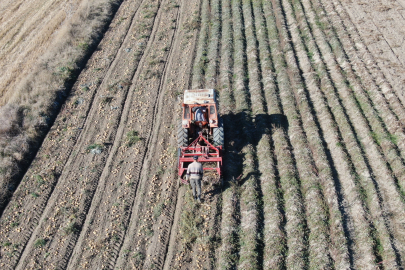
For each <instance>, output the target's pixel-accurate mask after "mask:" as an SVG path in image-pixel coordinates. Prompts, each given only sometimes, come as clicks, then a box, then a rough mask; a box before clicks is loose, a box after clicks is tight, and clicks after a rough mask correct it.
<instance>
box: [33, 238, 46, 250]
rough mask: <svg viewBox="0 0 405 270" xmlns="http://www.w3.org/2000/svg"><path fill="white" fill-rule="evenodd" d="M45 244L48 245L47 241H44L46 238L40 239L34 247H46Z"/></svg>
mask: <svg viewBox="0 0 405 270" xmlns="http://www.w3.org/2000/svg"><path fill="white" fill-rule="evenodd" d="M45 244H46V239H44V238H39V239H37V240H36V241H35V243H34V247H36V248H40V247H43V246H45Z"/></svg>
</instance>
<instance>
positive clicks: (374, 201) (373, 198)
mask: <svg viewBox="0 0 405 270" xmlns="http://www.w3.org/2000/svg"><path fill="white" fill-rule="evenodd" d="M294 7H295V9H296V11H295V12H296V13H297V16H302V7H301V6H300V5H299V4H297V5H295V6H294ZM299 12H301V13H299ZM300 14H301V15H300ZM299 21H300V22H303V21H305V19H302V17H299ZM307 31H308V27H307V28H305V27H304V30H301V33H302V36H305V35H306V34H307ZM297 32H298V31H297ZM298 36H299V34H298V33H296V35H295V36H294V37H295V39H294V40H293V41H294V43H295V44H300V41H299V37H298ZM307 39H308V38H307ZM300 46H301V47H302V46H303V45H300ZM301 50H303V51H304V53H303V55H302V56H301V57H300V58H301V61H303V62H304V63H305V65H306V70H307V72H308V73H309V72H310V70H311V66H310V64H309V59H308V58H307V57H308V55H310V54H311V53H312V52H306V51H305V48H301ZM304 55H305V56H304ZM305 58H307V59H305ZM306 77H307V80H309V81H314V76H313V75H312V74H307V75H306ZM356 167H357V168H362V171H365V170H367V166H366V165H364V163H363V164H361V163H360V164H359V162H357V164H356ZM367 185H368V186H367ZM363 188H365V191H366V192H367V194H369V195H368V196H369V198H370V199H369V201H366V203H367V204H368V209H371V212H372V213H374V215H375V216H374V217H373V220H378V219H380V221H379V222H376V223H375V224H377V231H378V232H379V237H384V238H383V240H384V241H383V240H381V242H384V246H385V248H384V249H385V251H386V254H387V255H388V257H386V258H384V260H386V262H387V263H388V261H391V262H393V265H392V266H394V265H395V254H393V250H392V246H391V243H390V240H389V234H388V232H387V229H386V228H385V227H384V225H383V224H384V220H383V219H382V212H381V209H380V205H379V204H378V201H379V200H378V198H379V195H378V194H377V193H376V191H375V188H374V186H373V182H372V181H368V182H367V181H366V182H365V183H363ZM370 202H371V203H370Z"/></svg>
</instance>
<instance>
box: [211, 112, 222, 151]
mask: <svg viewBox="0 0 405 270" xmlns="http://www.w3.org/2000/svg"><path fill="white" fill-rule="evenodd" d="M213 139H214V145H215V146H222V147H224V123H223V121H222V118H218V127H216V128H213Z"/></svg>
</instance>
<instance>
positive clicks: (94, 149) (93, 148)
mask: <svg viewBox="0 0 405 270" xmlns="http://www.w3.org/2000/svg"><path fill="white" fill-rule="evenodd" d="M87 151H89V152H90V153H92V154H101V152H103V146H102V145H101V144H98V143H93V144H91V145H89V147H87Z"/></svg>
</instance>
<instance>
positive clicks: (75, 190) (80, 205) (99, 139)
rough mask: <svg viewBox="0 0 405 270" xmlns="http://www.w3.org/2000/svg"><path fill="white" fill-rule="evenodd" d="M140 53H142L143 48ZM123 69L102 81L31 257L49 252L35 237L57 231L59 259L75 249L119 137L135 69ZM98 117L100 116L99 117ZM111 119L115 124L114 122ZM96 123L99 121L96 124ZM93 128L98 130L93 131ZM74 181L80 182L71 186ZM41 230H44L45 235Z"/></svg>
mask: <svg viewBox="0 0 405 270" xmlns="http://www.w3.org/2000/svg"><path fill="white" fill-rule="evenodd" d="M151 20H152V22H153V18H151ZM128 42H133V41H131V39H130V38H127V44H126V45H129V44H128ZM140 54H142V49H141V51H140ZM138 61H139V55H134V57H133V58H132V59H123V63H121V64H120V65H118V64H117V65H116V66H115V68H116V67H117V66H118V67H122V66H123V65H128V66H131V67H133V70H136V68H137V62H138ZM113 67H114V65H113ZM128 71H129V70H128ZM133 72H134V71H133ZM120 73H121V72H119V71H118V70H116V71H114V72H111V73H110V74H111V75H110V76H108V77H107V78H108V80H109V81H110V84H107V83H105V84H102V85H103V86H104V87H102V88H101V90H99V91H98V94H100V96H99V97H98V98H96V99H95V102H94V103H93V106H92V109H91V111H90V113H89V115H90V116H89V118H88V119H87V122H86V123H87V124H86V125H85V126H84V130H83V131H84V133H82V134H86V135H85V136H81V137H80V138H79V140H78V142H79V143H77V144H76V146H75V149H76V153H77V155H76V156H74V157H72V158H70V160H69V161H68V163H67V165H66V169H65V170H64V171H63V172H62V176H61V179H60V181H59V182H58V185H64V186H65V187H66V188H65V190H63V189H59V192H58V194H53V195H52V197H53V199H52V197H51V200H50V203H49V204H48V207H47V209H48V210H45V212H44V215H43V217H42V219H41V222H40V224H39V226H38V228H37V230H36V231H35V233H34V235H33V237H31V241H30V243H31V246H30V244H28V246H30V250H32V251H31V252H30V253H29V256H30V257H35V256H38V254H37V253H39V254H40V252H45V253H47V252H46V251H45V250H43V249H42V251H41V250H40V249H33V248H34V247H33V246H35V243H36V242H37V241H38V240H35V238H39V239H47V237H50V236H51V235H52V237H53V239H56V238H57V237H56V235H58V237H59V239H60V240H59V241H58V242H54V241H53V242H49V243H48V244H47V248H50V249H52V250H53V253H54V256H52V257H54V258H55V259H56V258H58V257H60V258H64V256H65V254H69V252H71V251H69V250H70V248H71V247H72V246H71V244H70V243H71V241H73V242H75V239H76V230H74V228H76V227H79V228H80V227H81V224H83V222H84V220H85V217H86V215H87V211H88V209H89V207H90V202H91V200H92V198H93V195H94V192H95V189H96V187H97V183H98V179H99V177H100V175H101V172H102V168H103V164H104V163H105V161H106V154H108V152H109V149H110V145H112V142H113V140H114V138H115V134H116V129H117V127H116V125H117V124H118V122H117V121H116V119H119V118H120V116H121V112H122V108H123V105H124V104H125V100H126V97H127V93H128V88H129V86H128V84H125V83H126V82H127V81H128V80H130V78H131V77H132V76H133V75H132V74H133V73H132V72H126V73H124V74H122V76H121V74H120ZM120 76H121V77H120ZM120 79H121V83H120ZM122 84H123V85H122ZM100 92H101V93H100ZM107 111H108V113H107ZM100 116H104V117H100ZM95 118H97V120H96V119H95ZM99 122H100V123H99ZM89 123H91V125H89ZM111 123H114V124H112V125H111ZM94 124H96V125H95V126H93V125H94ZM93 127H94V129H93ZM90 129H93V130H94V131H93V132H89V130H90ZM103 144H104V146H103ZM94 151H95V152H94ZM100 152H101V153H100ZM77 168H79V170H77ZM89 170H90V171H89ZM83 173H86V174H87V177H84V176H83ZM67 183H69V184H67ZM74 183H77V184H76V185H75V187H72V188H71V190H69V189H70V187H71V185H74ZM69 186H70V187H69ZM75 195H76V196H75ZM61 213H63V215H64V218H63V219H62V220H61V219H58V220H57V219H56V218H55V217H56V216H58V215H59V214H61ZM54 218H55V220H54ZM48 219H51V220H54V222H53V224H52V226H48V228H47V229H45V228H43V226H44V225H45V224H46V221H47V220H48ZM41 223H42V224H41ZM41 227H42V229H40V228H41ZM66 230H68V233H66ZM37 234H41V235H42V237H41V236H38V235H37ZM34 251H35V252H34ZM24 254H26V255H28V253H27V251H25V252H24ZM24 254H23V256H24ZM45 259H46V257H45ZM49 259H50V258H49ZM23 261H24V263H23V264H26V263H31V262H34V261H31V262H28V261H26V260H25V259H24V258H23ZM34 263H36V262H34ZM54 263H55V262H54ZM59 263H62V264H63V263H67V261H66V260H62V259H60V260H58V262H56V264H59Z"/></svg>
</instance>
